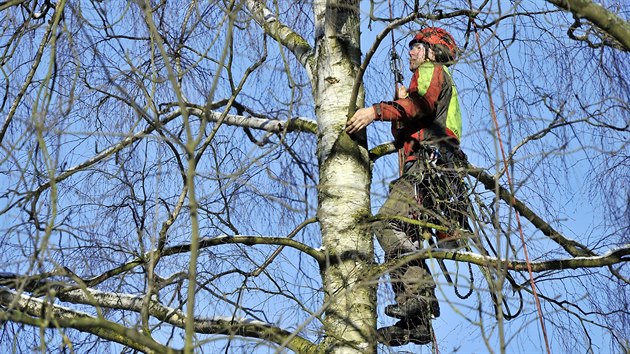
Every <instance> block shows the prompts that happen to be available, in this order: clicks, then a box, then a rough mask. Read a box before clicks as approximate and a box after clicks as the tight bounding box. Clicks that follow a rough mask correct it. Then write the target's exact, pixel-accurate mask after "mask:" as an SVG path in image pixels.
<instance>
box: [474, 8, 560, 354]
mask: <svg viewBox="0 0 630 354" xmlns="http://www.w3.org/2000/svg"><path fill="white" fill-rule="evenodd" d="M469 5H470V7H471V8H472V3H471V2H470V1H469ZM471 24H472V26H473V29H474V31H475V38H476V41H477V47H478V48H479V57H480V61H481V67H482V69H483V73H484V78H485V82H486V89H487V91H488V99H489V104H490V114H491V116H492V120H493V123H494V128H495V131H496V134H497V140H498V142H499V147H500V149H501V155H502V158H503V164H504V166H505V174H506V177H507V182H508V185H509V186H510V188H511V189H513V188H512V186H513V184H512V177H511V174H510V169H509V168H508V167H509V166H508V160H507V156H506V153H505V148H504V146H503V140H502V138H501V131H500V127H499V121H498V119H497V114H496V111H495V108H494V101H493V99H492V90H491V87H490V80H489V79H488V77H489V76H488V71H487V67H486V63H485V59H484V56H483V51H482V50H481V39H480V38H479V37H480V36H479V31H478V29H477V24H476V22H475V20H474V19H471ZM514 214H515V216H516V222H517V225H518V229H519V234H520V237H521V242H522V244H523V254H524V255H525V263H526V264H527V271H528V273H529V280H530V284H531V286H532V293H533V294H534V300H535V302H536V309H537V311H538V318H539V320H540V327H541V330H542V333H543V337H544V339H545V346H546V349H547V353H548V354H551V349H550V347H549V340H548V338H547V330H546V328H545V320H544V316H543V312H542V308H541V306H540V299H539V298H538V292H537V291H536V282H535V281H534V274H533V271H532V266H531V263H530V261H529V255H528V252H527V245H526V243H525V235H524V232H523V226H522V224H521V218H520V214H519V212H518V211H516V210H515V212H514Z"/></svg>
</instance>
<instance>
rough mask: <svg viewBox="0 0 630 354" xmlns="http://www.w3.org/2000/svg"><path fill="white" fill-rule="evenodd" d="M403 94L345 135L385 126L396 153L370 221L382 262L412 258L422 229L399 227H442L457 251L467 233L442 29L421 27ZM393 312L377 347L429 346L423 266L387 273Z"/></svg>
mask: <svg viewBox="0 0 630 354" xmlns="http://www.w3.org/2000/svg"><path fill="white" fill-rule="evenodd" d="M409 48H410V50H409V69H410V70H411V71H412V72H413V76H412V78H411V83H410V85H409V90H407V88H406V87H404V86H400V87H399V88H398V90H397V91H398V92H397V98H398V99H396V100H395V101H389V102H380V103H377V104H375V105H373V106H372V107H366V108H361V109H359V110H357V111H356V112H355V113H354V115H353V116H352V117H351V118H350V119H349V120H348V122H347V125H346V131H347V133H349V134H352V133H355V132H358V131H359V130H361V129H363V128H365V127H366V126H368V125H369V124H370V123H372V122H373V121H374V120H375V119H378V120H380V121H390V122H391V123H392V134H393V136H394V142H395V144H396V146H397V148H399V149H400V148H402V151H403V160H404V165H403V166H401V169H402V176H401V178H399V179H397V180H395V181H393V182H392V184H391V186H390V194H389V197H388V198H387V200H386V201H385V203H384V204H383V206H382V207H381V209H380V210H379V212H378V214H377V219H378V221H377V222H376V223H375V224H374V225H373V231H374V233H375V234H376V236H377V239H378V241H379V243H380V245H381V247H382V248H383V250H384V252H385V258H386V260H392V259H395V258H396V257H398V256H400V255H401V254H405V253H411V252H417V251H418V250H419V249H420V248H421V247H422V243H423V238H422V237H425V238H430V237H431V234H430V231H431V230H428V229H423V230H420V229H419V228H418V227H417V226H414V225H412V224H409V223H405V222H403V221H401V220H400V218H401V217H402V218H413V219H416V220H418V219H419V220H423V221H430V222H432V223H436V224H439V225H443V226H446V227H448V228H449V230H452V231H451V232H436V237H437V239H438V245H439V247H442V248H457V247H459V245H460V243H459V240H458V239H457V237H456V236H457V232H456V231H455V230H457V229H458V228H467V227H468V223H467V218H466V204H465V201H464V200H467V197H466V194H465V193H466V190H465V186H464V184H463V180H462V178H461V177H460V176H459V175H458V174H457V173H456V172H455V171H454V167H455V165H454V162H455V161H456V159H457V158H465V155H463V153H462V152H461V150H460V149H459V138H460V136H461V130H462V122H461V112H460V107H459V101H458V97H457V90H456V88H455V84H454V82H453V80H452V79H451V75H450V73H449V71H448V69H447V66H448V65H449V64H451V63H452V62H453V61H454V60H455V58H456V51H457V47H456V44H455V40H454V39H453V37H452V36H451V35H450V34H449V33H448V32H446V31H445V30H443V29H441V28H434V27H428V28H424V29H423V30H421V31H420V32H419V33H417V34H416V35H415V36H414V38H413V39H412V40H411V42H410V43H409ZM390 277H391V280H392V287H393V289H394V294H395V296H396V304H394V305H389V306H387V307H386V308H385V313H386V314H387V315H388V316H391V317H396V318H399V319H400V320H399V321H398V322H397V323H396V324H395V325H393V326H389V327H384V328H380V329H379V330H378V334H379V341H381V342H382V343H384V344H387V345H390V346H397V345H404V344H407V343H410V342H411V343H416V344H427V343H430V342H431V339H432V330H431V318H432V317H433V318H435V317H438V316H439V315H440V307H439V304H438V301H437V299H436V297H435V283H434V281H433V278H432V276H431V273H430V271H429V268H428V267H427V264H426V263H425V262H424V260H419V261H414V262H411V263H408V264H406V265H404V266H402V267H399V268H396V269H393V270H391V271H390Z"/></svg>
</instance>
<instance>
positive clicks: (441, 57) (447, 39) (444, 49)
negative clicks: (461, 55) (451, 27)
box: [409, 27, 457, 63]
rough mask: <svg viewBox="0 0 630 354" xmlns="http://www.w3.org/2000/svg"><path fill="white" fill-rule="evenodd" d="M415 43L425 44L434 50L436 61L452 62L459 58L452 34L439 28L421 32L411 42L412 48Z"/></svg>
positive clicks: (428, 28)
mask: <svg viewBox="0 0 630 354" xmlns="http://www.w3.org/2000/svg"><path fill="white" fill-rule="evenodd" d="M415 43H425V44H427V45H429V46H430V47H431V49H433V52H434V53H435V60H436V61H437V62H441V63H447V62H452V61H454V60H455V59H456V58H457V44H455V39H453V36H451V34H450V33H448V32H447V31H445V30H444V29H442V28H438V27H426V28H423V29H422V30H420V32H418V33H417V34H416V35H415V36H414V37H413V39H412V40H411V42H409V46H410V47H411V46H412V45H414V44H415Z"/></svg>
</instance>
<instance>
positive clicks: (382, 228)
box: [374, 178, 439, 345]
mask: <svg viewBox="0 0 630 354" xmlns="http://www.w3.org/2000/svg"><path fill="white" fill-rule="evenodd" d="M414 197H415V188H414V185H413V184H412V183H411V182H410V181H408V180H406V179H404V178H403V179H399V180H397V181H396V182H394V183H393V184H392V188H391V191H390V195H389V197H388V199H387V201H386V202H385V204H384V205H383V206H382V207H381V209H380V210H379V212H378V216H379V217H381V218H382V219H381V221H380V222H378V223H376V225H375V229H374V232H375V234H376V235H377V239H378V241H379V243H380V245H381V247H382V248H383V250H384V251H385V258H386V260H392V259H395V258H396V257H398V256H400V255H401V254H404V253H409V252H415V251H417V250H418V247H417V246H416V245H414V243H413V241H414V240H412V239H411V238H410V237H409V235H410V232H409V231H410V225H408V224H405V223H402V222H400V221H396V220H392V219H391V218H393V217H396V216H402V217H406V218H408V217H409V216H410V215H413V214H414V213H415V215H418V212H421V210H420V209H421V208H419V206H418V205H417V202H416V199H415V198H414ZM390 277H391V279H392V287H393V289H394V293H395V295H396V302H397V304H396V305H390V306H388V307H387V309H386V313H387V312H389V313H388V315H391V316H393V317H398V318H401V320H400V321H398V322H397V323H396V324H395V325H394V326H390V327H385V328H381V329H379V336H380V340H381V341H382V342H383V343H385V344H389V345H402V344H406V343H409V342H413V343H418V344H426V343H428V341H430V339H427V338H430V337H431V329H430V328H431V323H430V318H431V315H433V316H435V317H437V316H439V304H438V302H437V299H435V295H434V288H435V283H434V282H433V278H432V277H431V274H430V272H428V268H427V267H426V264H424V262H421V261H417V262H413V263H410V264H406V265H404V266H402V267H398V268H396V269H393V270H391V271H390ZM396 343H399V344H396Z"/></svg>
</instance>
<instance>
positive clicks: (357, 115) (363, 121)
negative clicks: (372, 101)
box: [346, 107, 376, 134]
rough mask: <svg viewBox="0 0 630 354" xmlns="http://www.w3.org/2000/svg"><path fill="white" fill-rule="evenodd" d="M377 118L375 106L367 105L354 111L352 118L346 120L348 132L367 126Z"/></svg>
mask: <svg viewBox="0 0 630 354" xmlns="http://www.w3.org/2000/svg"><path fill="white" fill-rule="evenodd" d="M374 118H376V112H374V108H373V107H365V108H361V109H359V110H357V111H356V112H354V115H353V116H352V118H350V119H348V121H347V122H346V132H347V133H348V134H354V133H356V132H358V131H359V130H361V129H363V128H365V127H367V126H368V125H369V124H370V123H372V121H373V120H374Z"/></svg>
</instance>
